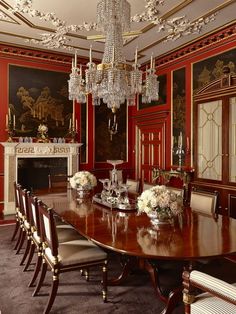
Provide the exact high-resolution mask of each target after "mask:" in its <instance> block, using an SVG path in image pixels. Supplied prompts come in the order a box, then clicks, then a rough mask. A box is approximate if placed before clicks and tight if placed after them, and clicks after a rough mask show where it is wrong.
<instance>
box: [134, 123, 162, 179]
mask: <svg viewBox="0 0 236 314" xmlns="http://www.w3.org/2000/svg"><path fill="white" fill-rule="evenodd" d="M137 144H138V145H137V146H138V154H137V155H136V156H137V158H138V160H137V166H138V167H137V170H138V171H137V172H138V177H139V178H141V180H142V182H152V169H153V167H160V168H162V169H164V168H165V158H164V154H165V122H164V121H159V122H156V123H155V126H154V125H153V124H151V125H140V126H139V128H138V138H137Z"/></svg>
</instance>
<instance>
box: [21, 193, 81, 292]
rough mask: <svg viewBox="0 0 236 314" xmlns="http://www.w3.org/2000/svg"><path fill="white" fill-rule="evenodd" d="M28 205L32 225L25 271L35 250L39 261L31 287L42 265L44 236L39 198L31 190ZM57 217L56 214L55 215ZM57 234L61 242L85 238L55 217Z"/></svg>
mask: <svg viewBox="0 0 236 314" xmlns="http://www.w3.org/2000/svg"><path fill="white" fill-rule="evenodd" d="M28 207H29V217H30V225H31V248H30V252H29V255H28V260H27V262H26V264H25V268H24V271H25V270H27V269H28V267H29V265H30V263H31V261H32V258H33V255H34V252H35V251H36V252H37V261H36V264H35V268H34V274H33V277H32V279H31V281H30V283H29V287H32V286H33V285H34V283H35V280H36V279H37V276H38V274H39V271H40V267H41V265H42V246H43V242H42V238H41V229H40V219H39V210H38V198H37V197H36V196H33V195H32V194H31V193H30V192H28ZM54 218H55V215H54ZM55 223H56V228H57V235H58V241H59V242H66V241H72V240H76V239H78V237H80V238H81V239H84V237H83V236H81V235H80V234H79V233H78V232H77V231H76V230H75V229H74V228H73V227H72V226H70V225H68V224H67V223H65V222H62V221H61V220H59V218H58V219H56V218H55Z"/></svg>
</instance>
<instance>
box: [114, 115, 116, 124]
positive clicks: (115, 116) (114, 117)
mask: <svg viewBox="0 0 236 314" xmlns="http://www.w3.org/2000/svg"><path fill="white" fill-rule="evenodd" d="M115 123H116V115H115V114H114V124H115Z"/></svg>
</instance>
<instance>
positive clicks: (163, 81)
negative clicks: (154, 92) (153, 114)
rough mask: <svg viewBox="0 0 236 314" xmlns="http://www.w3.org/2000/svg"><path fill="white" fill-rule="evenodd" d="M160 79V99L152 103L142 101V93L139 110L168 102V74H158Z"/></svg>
mask: <svg viewBox="0 0 236 314" xmlns="http://www.w3.org/2000/svg"><path fill="white" fill-rule="evenodd" d="M158 81H159V99H158V100H157V101H151V102H150V103H142V95H139V97H138V109H139V110H140V109H145V108H150V107H154V106H158V105H164V104H166V93H167V86H166V82H167V76H166V74H163V75H160V76H158Z"/></svg>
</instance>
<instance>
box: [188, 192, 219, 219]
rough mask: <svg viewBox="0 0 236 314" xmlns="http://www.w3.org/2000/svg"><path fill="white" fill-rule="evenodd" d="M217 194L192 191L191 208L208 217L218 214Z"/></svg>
mask: <svg viewBox="0 0 236 314" xmlns="http://www.w3.org/2000/svg"><path fill="white" fill-rule="evenodd" d="M217 199H218V193H217V192H212V193H211V192H208V191H207V192H206V191H192V192H191V196H190V207H191V209H192V210H193V211H197V212H201V213H203V214H207V215H215V214H217Z"/></svg>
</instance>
